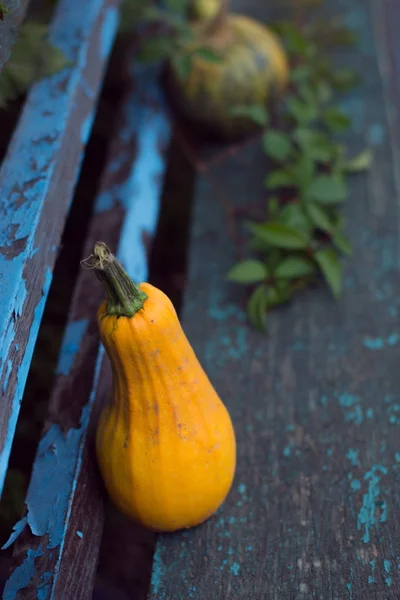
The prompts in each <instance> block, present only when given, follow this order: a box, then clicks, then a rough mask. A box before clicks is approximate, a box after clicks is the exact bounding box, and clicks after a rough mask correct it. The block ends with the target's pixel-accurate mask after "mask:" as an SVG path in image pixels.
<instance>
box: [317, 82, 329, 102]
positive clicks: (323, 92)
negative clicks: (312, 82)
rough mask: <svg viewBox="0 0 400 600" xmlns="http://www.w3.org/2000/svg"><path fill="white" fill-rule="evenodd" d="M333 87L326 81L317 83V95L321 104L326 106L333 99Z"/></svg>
mask: <svg viewBox="0 0 400 600" xmlns="http://www.w3.org/2000/svg"><path fill="white" fill-rule="evenodd" d="M332 93H333V91H332V87H331V86H330V85H329V82H328V81H326V80H325V78H324V79H321V80H319V81H317V83H316V95H317V98H318V101H319V102H320V103H321V104H326V103H327V102H329V100H330V99H331V98H332Z"/></svg>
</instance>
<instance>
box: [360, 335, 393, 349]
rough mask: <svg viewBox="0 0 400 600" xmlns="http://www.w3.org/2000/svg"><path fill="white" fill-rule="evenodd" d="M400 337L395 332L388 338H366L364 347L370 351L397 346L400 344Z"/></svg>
mask: <svg viewBox="0 0 400 600" xmlns="http://www.w3.org/2000/svg"><path fill="white" fill-rule="evenodd" d="M399 339H400V336H399V334H398V333H397V332H393V333H391V334H390V335H388V336H387V337H386V338H382V337H379V338H365V339H364V346H365V347H366V348H368V350H382V348H385V346H397V344H398V343H399Z"/></svg>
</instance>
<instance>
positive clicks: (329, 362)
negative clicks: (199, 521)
mask: <svg viewBox="0 0 400 600" xmlns="http://www.w3.org/2000/svg"><path fill="white" fill-rule="evenodd" d="M394 4H395V3H392V2H388V3H385V2H374V3H367V2H363V1H360V0H352V2H339V1H338V2H333V3H330V10H331V11H333V14H335V13H339V14H340V12H341V10H342V9H343V7H344V8H345V9H347V19H348V22H349V23H351V24H352V25H353V26H355V27H356V28H357V33H358V34H359V35H360V43H359V45H358V46H357V47H356V48H355V49H354V50H352V51H346V55H345V57H343V59H344V60H346V63H347V65H349V66H350V65H357V69H359V70H360V71H361V72H362V73H363V78H364V84H363V86H362V87H361V88H359V89H357V90H356V91H354V92H352V93H351V95H350V96H349V97H348V98H347V99H346V100H345V101H344V106H345V107H346V108H347V109H348V110H349V111H350V113H351V116H352V117H353V118H354V130H353V131H354V135H352V136H350V137H351V140H352V145H354V143H355V142H356V143H357V145H358V149H360V147H362V146H363V145H364V144H365V143H371V144H374V145H375V147H376V152H375V159H374V163H373V166H372V168H371V170H370V171H368V172H367V173H366V174H364V175H358V176H356V177H355V178H354V179H352V181H351V189H350V194H349V200H348V203H347V204H346V206H345V209H344V210H345V212H346V215H347V217H348V229H349V233H350V237H351V239H352V241H353V244H354V256H353V258H352V259H351V260H349V262H348V263H346V271H345V280H344V284H345V290H344V295H343V298H342V299H341V300H340V303H338V304H336V303H335V302H334V300H333V299H332V298H331V296H330V294H329V293H328V291H326V290H324V289H323V288H321V289H314V290H309V291H306V292H304V293H301V294H299V295H298V296H297V297H296V300H295V301H294V302H293V303H292V304H291V305H290V306H287V307H284V308H282V309H280V310H277V311H274V312H273V313H271V315H270V318H269V333H268V335H267V336H265V335H263V334H261V333H258V332H256V331H254V330H252V329H250V328H249V327H248V325H247V323H246V314H245V311H244V310H242V309H241V307H240V304H241V303H242V307H243V309H244V306H245V293H244V292H241V290H240V288H238V287H236V286H233V285H230V284H229V283H227V282H226V280H225V273H226V272H227V270H228V269H229V268H230V267H231V266H232V265H233V264H234V263H235V261H236V260H237V248H236V247H235V244H234V243H233V242H232V240H230V238H229V235H228V233H227V230H226V229H227V228H226V227H225V228H224V223H226V216H225V215H224V212H223V208H222V203H218V202H217V200H216V198H215V194H216V193H217V192H215V190H214V189H213V187H212V186H211V185H210V184H209V183H208V181H207V180H206V178H205V177H203V176H202V178H201V180H200V181H199V184H198V189H197V194H196V203H195V211H194V217H193V218H194V223H193V229H192V244H191V253H190V264H189V281H188V287H187V294H186V300H185V310H184V313H183V324H184V328H185V330H186V332H187V334H188V338H189V340H190V341H191V342H192V343H193V345H194V347H195V350H196V352H197V353H198V355H199V357H200V359H201V360H202V362H203V363H204V365H205V368H206V370H207V372H208V373H209V375H210V378H211V380H212V381H213V382H214V384H215V386H216V388H217V390H218V391H219V392H220V394H221V397H222V398H223V400H224V401H225V402H226V404H227V406H228V407H229V409H230V411H231V414H232V417H233V420H234V424H235V427H236V432H237V442H238V464H237V475H236V479H235V483H234V486H233V489H232V491H231V493H230V495H229V497H228V499H227V501H226V503H225V506H224V507H223V509H222V510H220V511H219V512H218V514H217V515H216V516H215V517H213V518H212V519H211V520H210V521H209V522H208V523H206V524H204V525H203V526H201V527H199V528H196V529H193V530H190V531H187V532H181V533H177V534H174V535H162V536H159V538H158V541H157V547H156V552H155V556H154V565H153V573H152V586H151V593H150V596H149V598H150V599H151V600H170V599H174V600H178V599H179V600H180V599H181V598H182V599H183V598H185V599H186V598H187V599H194V600H195V599H199V600H200V599H201V600H203V599H205V598H234V599H235V600H250V599H251V600H253V599H254V600H256V599H257V600H267V599H268V600H289V599H294V598H296V599H299V600H300V599H304V600H309V599H311V598H313V599H314V598H315V599H318V600H319V599H321V600H322V599H324V600H325V599H326V600H328V598H329V599H332V600H333V599H335V600H336V599H337V600H358V599H360V598H368V599H369V600H380V599H383V598H385V600H395V599H397V598H399V597H400V568H399V565H400V560H399V558H400V537H399V534H398V523H399V522H400V498H399V496H400V452H399V442H398V439H399V429H398V428H399V424H400V412H399V411H400V405H399V402H398V397H399V377H398V372H399V359H400V336H399V328H398V315H399V310H400V301H399V299H400V280H399V277H398V268H399V228H398V223H399V202H400V197H399V188H398V185H397V181H398V173H397V170H398V156H399V150H400V148H399V137H398V135H397V133H398V131H399V129H398V123H399V119H398V97H396V96H393V95H391V92H392V91H393V89H394V90H396V89H398V83H399V72H398V71H397V72H396V70H395V69H394V68H393V66H394V64H395V63H394V61H392V60H391V59H390V57H389V55H387V54H386V53H385V52H386V51H387V50H388V46H387V40H388V39H390V38H389V36H388V26H389V24H390V27H391V28H393V29H392V32H393V33H394V32H397V33H396V35H397V34H398V24H399V18H400V13H399V10H398V7H397V8H395V7H394ZM371 7H372V10H373V13H371ZM385 11H387V12H386V14H385ZM390 11H391V12H390ZM393 23H394V25H393ZM396 27H397V29H396ZM374 36H375V37H374ZM392 41H393V40H392ZM396 44H397V46H396V49H395V50H393V52H394V53H395V55H396V57H397V58H396V60H397V59H398V56H399V45H398V35H397V38H396ZM363 67H364V68H363ZM393 100H395V102H397V106H396V104H393ZM395 106H396V110H397V114H396V113H395V112H394V110H393V109H394V107H395ZM265 165H266V161H265V157H264V156H263V155H262V153H261V151H260V150H259V149H258V146H257V144H255V145H253V147H252V148H249V149H248V150H246V151H243V152H242V153H241V154H240V156H238V157H237V158H235V159H229V161H227V163H226V164H225V166H223V167H219V168H218V169H216V170H215V171H213V178H214V179H215V180H216V181H218V182H219V185H220V187H222V186H223V187H224V189H225V193H226V194H225V195H226V198H227V199H229V201H231V202H232V203H234V204H237V205H239V206H241V207H245V206H246V204H248V203H251V202H253V201H257V198H262V197H263V196H264V197H265V191H263V189H262V181H263V178H264V175H265ZM263 202H264V204H261V205H260V206H261V207H262V206H265V200H264V201H263Z"/></svg>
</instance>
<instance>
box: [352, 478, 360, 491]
mask: <svg viewBox="0 0 400 600" xmlns="http://www.w3.org/2000/svg"><path fill="white" fill-rule="evenodd" d="M350 486H351V489H352V490H353V492H358V490H360V489H361V483H360V482H359V480H358V479H353V481H352V482H351V484H350Z"/></svg>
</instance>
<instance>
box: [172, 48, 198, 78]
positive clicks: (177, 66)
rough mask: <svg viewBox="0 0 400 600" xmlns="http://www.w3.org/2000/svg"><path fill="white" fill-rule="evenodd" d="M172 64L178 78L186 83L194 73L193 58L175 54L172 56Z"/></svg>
mask: <svg viewBox="0 0 400 600" xmlns="http://www.w3.org/2000/svg"><path fill="white" fill-rule="evenodd" d="M171 62H172V65H173V68H174V70H175V72H176V75H177V76H178V78H179V79H180V80H181V81H185V79H187V78H188V77H189V75H190V73H191V71H192V67H193V62H192V57H191V56H189V55H188V54H175V55H174V56H172V58H171Z"/></svg>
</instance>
